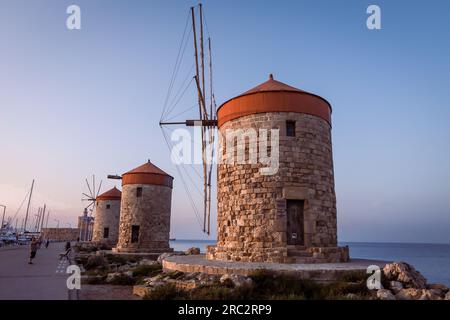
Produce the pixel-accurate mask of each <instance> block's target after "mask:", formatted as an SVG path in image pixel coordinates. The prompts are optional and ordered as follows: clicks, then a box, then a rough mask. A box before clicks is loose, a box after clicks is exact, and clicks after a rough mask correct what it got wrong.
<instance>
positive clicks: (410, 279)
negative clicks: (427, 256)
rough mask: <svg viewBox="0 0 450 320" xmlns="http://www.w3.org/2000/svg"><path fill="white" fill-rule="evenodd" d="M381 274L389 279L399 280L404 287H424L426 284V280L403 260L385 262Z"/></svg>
mask: <svg viewBox="0 0 450 320" xmlns="http://www.w3.org/2000/svg"><path fill="white" fill-rule="evenodd" d="M383 274H384V276H385V277H386V278H387V279H388V280H389V281H399V282H401V283H402V285H403V287H404V288H414V289H425V288H426V286H427V280H426V279H425V278H424V277H423V276H422V275H421V274H420V273H419V272H418V271H416V269H414V267H413V266H411V265H409V264H407V263H405V262H398V263H397V262H396V263H390V264H387V265H386V266H385V267H384V268H383Z"/></svg>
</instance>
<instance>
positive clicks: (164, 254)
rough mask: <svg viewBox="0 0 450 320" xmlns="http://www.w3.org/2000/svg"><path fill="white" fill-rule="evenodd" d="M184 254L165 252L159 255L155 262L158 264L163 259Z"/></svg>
mask: <svg viewBox="0 0 450 320" xmlns="http://www.w3.org/2000/svg"><path fill="white" fill-rule="evenodd" d="M183 255H184V252H179V251H178V252H165V253H163V254H161V255H159V257H158V259H157V260H156V261H157V262H158V263H162V262H163V260H164V259H166V258H168V257H171V256H183Z"/></svg>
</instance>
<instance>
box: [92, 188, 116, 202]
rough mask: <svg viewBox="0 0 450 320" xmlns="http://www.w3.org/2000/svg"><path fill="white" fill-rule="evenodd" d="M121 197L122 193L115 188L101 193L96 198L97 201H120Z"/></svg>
mask: <svg viewBox="0 0 450 320" xmlns="http://www.w3.org/2000/svg"><path fill="white" fill-rule="evenodd" d="M121 197H122V192H120V190H119V189H117V188H116V187H114V188H112V189H111V190H108V191H106V192H105V193H102V194H101V195H99V196H98V197H97V199H96V200H97V201H99V200H120V198H121Z"/></svg>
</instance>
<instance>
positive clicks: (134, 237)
mask: <svg viewBox="0 0 450 320" xmlns="http://www.w3.org/2000/svg"><path fill="white" fill-rule="evenodd" d="M138 242H139V226H131V243H138Z"/></svg>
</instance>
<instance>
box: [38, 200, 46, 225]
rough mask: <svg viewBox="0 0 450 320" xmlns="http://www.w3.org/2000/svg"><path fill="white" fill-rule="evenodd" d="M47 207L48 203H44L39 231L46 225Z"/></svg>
mask: <svg viewBox="0 0 450 320" xmlns="http://www.w3.org/2000/svg"><path fill="white" fill-rule="evenodd" d="M46 208H47V205H46V204H44V210H43V211H42V218H41V227H40V229H39V231H42V228H43V227H44V218H45V209H46Z"/></svg>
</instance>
